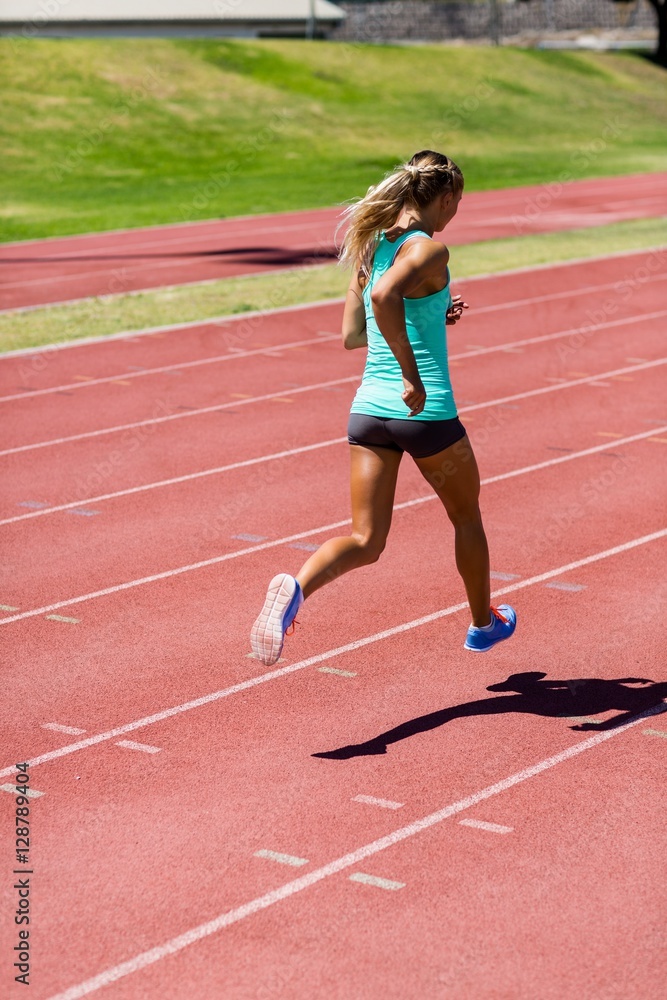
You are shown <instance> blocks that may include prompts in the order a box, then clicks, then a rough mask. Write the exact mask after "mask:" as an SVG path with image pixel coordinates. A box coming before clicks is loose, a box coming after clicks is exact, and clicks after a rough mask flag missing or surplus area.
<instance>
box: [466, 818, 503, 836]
mask: <svg viewBox="0 0 667 1000" xmlns="http://www.w3.org/2000/svg"><path fill="white" fill-rule="evenodd" d="M459 823H460V825H461V826H474V827H475V828H476V829H478V830H488V831H489V833H511V832H512V830H513V829H514V827H513V826H501V825H500V824H499V823H485V822H484V820H481V819H460V820H459Z"/></svg>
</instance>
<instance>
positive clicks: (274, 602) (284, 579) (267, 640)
mask: <svg viewBox="0 0 667 1000" xmlns="http://www.w3.org/2000/svg"><path fill="white" fill-rule="evenodd" d="M295 594H296V581H295V579H294V577H291V576H289V575H288V574H287V573H279V574H278V576H274V578H273V580H271V583H270V584H269V589H268V590H267V592H266V600H265V601H264V607H263V608H262V610H261V611H260V613H259V615H258V617H257V620H256V621H255V624H254V625H253V627H252V630H251V632H250V645H251V648H252V651H253V653H254V655H255V656H256V657H257V659H258V660H261V662H262V663H263V664H264V665H265V666H267V667H270V666H271V664H272V663H275V662H276V660H278V659H279V658H280V654H281V653H282V650H283V644H284V641H285V633H284V631H283V627H282V622H283V617H284V615H285V611H286V610H287V609H288V608H289V606H290V604H291V603H292V600H293V598H294V595H295Z"/></svg>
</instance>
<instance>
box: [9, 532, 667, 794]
mask: <svg viewBox="0 0 667 1000" xmlns="http://www.w3.org/2000/svg"><path fill="white" fill-rule="evenodd" d="M665 537H667V528H662V529H661V530H660V531H654V532H652V533H651V534H650V535H642V536H641V538H633V539H632V540H631V541H629V542H622V543H621V544H620V545H615V546H613V548H610V549H604V550H603V551H601V552H595V553H593V555H590V556H584V557H583V558H582V559H577V560H575V561H574V562H571V563H568V564H567V565H565V566H557V567H556V569H551V570H547V571H546V572H544V573H539V574H538V575H536V576H531V577H528V578H527V579H525V580H519V581H518V582H517V583H510V584H508V585H507V586H506V587H501V588H500V590H494V591H492V593H491V597H501V596H503V595H504V594H511V593H514V591H517V590H523V589H524V588H525V587H532V586H533V585H534V584H537V583H543V581H544V580H549V579H551V578H552V577H555V576H562V575H563V574H564V573H568V572H570V570H573V569H579V568H580V567H582V566H589V565H592V564H593V563H596V562H600V560H602V559H608V558H610V557H611V556H615V555H619V554H620V553H621V552H629V551H630V550H631V549H635V548H637V547H638V546H640V545H648V544H650V543H651V542H655V541H657V540H658V539H660V538H665ZM467 608H468V603H467V601H462V602H461V603H460V604H452V605H450V607H448V608H444V609H442V610H441V611H434V612H432V614H430V615H424V616H423V617H422V618H415V619H413V620H412V621H409V622H405V623H403V624H402V625H394V626H393V627H392V628H388V629H384V630H383V631H382V632H375V633H374V634H373V635H369V636H365V637H363V638H362V639H355V640H354V641H353V642H348V643H346V645H344V646H337V647H336V648H335V649H328V650H326V651H325V652H323V653H317V654H316V655H315V656H309V657H308V658H307V659H305V660H299V661H298V662H297V663H290V664H288V665H287V666H285V667H281V668H280V669H279V670H270V671H269V672H268V673H266V674H259V675H258V676H257V677H250V678H248V679H247V680H245V681H240V682H239V683H238V684H233V685H232V686H231V687H228V688H223V689H222V690H221V691H213V692H212V693H211V694H206V695H202V696H201V697H199V698H195V699H193V700H192V701H187V702H183V704H181V705H174V706H173V707H172V708H165V709H163V710H162V711H161V712H155V713H154V714H153V715H147V716H145V717H144V718H143V719H138V720H136V721H135V722H128V723H126V724H125V725H124V726H117V727H116V728H115V729H110V730H108V731H107V732H105V733H98V734H97V735H95V736H89V737H88V738H87V739H85V740H79V741H78V742H77V743H70V744H69V745H67V746H64V747H60V748H59V749H57V750H50V751H49V752H48V753H44V754H40V756H38V757H34V758H33V759H32V760H30V761H29V765H30V767H37V766H38V765H39V764H44V763H46V762H47V761H51V760H57V759H58V758H60V757H65V756H67V755H68V754H71V753H75V752H76V751H77V750H84V749H85V748H86V747H91V746H95V745H96V744H98V743H104V742H106V741H108V740H112V739H115V737H117V736H124V735H125V733H130V732H133V731H134V730H136V729H144V728H145V727H146V726H152V725H154V724H155V723H157V722H164V721H165V719H170V718H172V717H173V716H176V715H182V714H183V713H184V712H189V711H191V710H192V709H195V708H201V707H202V706H203V705H210V704H211V703H212V702H215V701H219V700H220V699H221V698H228V697H230V695H234V694H238V693H239V692H240V691H246V690H248V688H252V687H256V686H257V685H258V684H266V683H267V681H272V680H275V679H276V678H278V677H284V676H286V675H287V674H293V673H295V672H296V671H297V670H303V669H305V668H306V667H311V666H313V665H314V664H316V663H322V662H324V661H325V660H331V659H333V658H334V657H336V656H342V655H343V654H344V653H350V652H354V651H356V650H357V649H362V648H363V647H364V646H368V645H371V644H373V643H376V642H380V641H381V640H382V639H388V638H391V637H392V636H395V635H400V634H402V633H403V632H408V631H411V630H412V629H414V628H419V626H421V625H427V624H429V623H430V622H433V621H437V620H438V619H440V618H445V617H448V616H449V615H453V614H456V612H457V611H463V610H464V609H467ZM15 773H16V766H15V765H12V766H10V767H5V768H4V769H3V770H1V771H0V778H4V777H5V776H6V775H9V774H15Z"/></svg>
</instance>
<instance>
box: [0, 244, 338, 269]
mask: <svg viewBox="0 0 667 1000" xmlns="http://www.w3.org/2000/svg"><path fill="white" fill-rule="evenodd" d="M207 257H211V258H215V257H220V258H223V259H224V258H225V257H238V258H239V259H241V260H242V261H243V262H244V263H249V264H289V265H296V264H306V263H308V262H310V263H313V262H315V263H318V262H320V261H327V260H336V259H337V258H338V253H337V251H336V248H335V247H334V246H314V247H307V248H305V249H303V250H290V249H289V248H283V247H229V248H227V249H220V250H174V251H164V252H160V253H132V251H131V250H127V251H123V250H119V251H118V252H117V253H98V254H94V253H93V254H81V255H73V256H68V257H4V258H2V259H0V267H2V266H6V265H8V264H53V265H54V266H56V267H58V266H60V265H61V264H74V263H80V264H81V263H83V264H89V263H90V262H91V261H101V260H107V261H113V262H114V263H115V264H122V263H123V262H124V261H131V260H135V261H137V260H138V261H141V260H143V261H146V262H148V261H152V260H174V261H177V260H181V261H193V260H201V259H202V258H207Z"/></svg>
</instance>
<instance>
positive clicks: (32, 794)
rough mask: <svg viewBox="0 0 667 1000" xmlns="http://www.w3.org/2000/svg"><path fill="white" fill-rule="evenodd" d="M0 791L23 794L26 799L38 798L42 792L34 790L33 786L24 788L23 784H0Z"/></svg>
mask: <svg viewBox="0 0 667 1000" xmlns="http://www.w3.org/2000/svg"><path fill="white" fill-rule="evenodd" d="M0 791H2V792H9V793H10V795H25V797H26V798H28V799H38V798H39V797H40V795H43V794H44V792H36V791H35V789H34V788H26V787H25V785H18V786H17V785H0Z"/></svg>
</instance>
